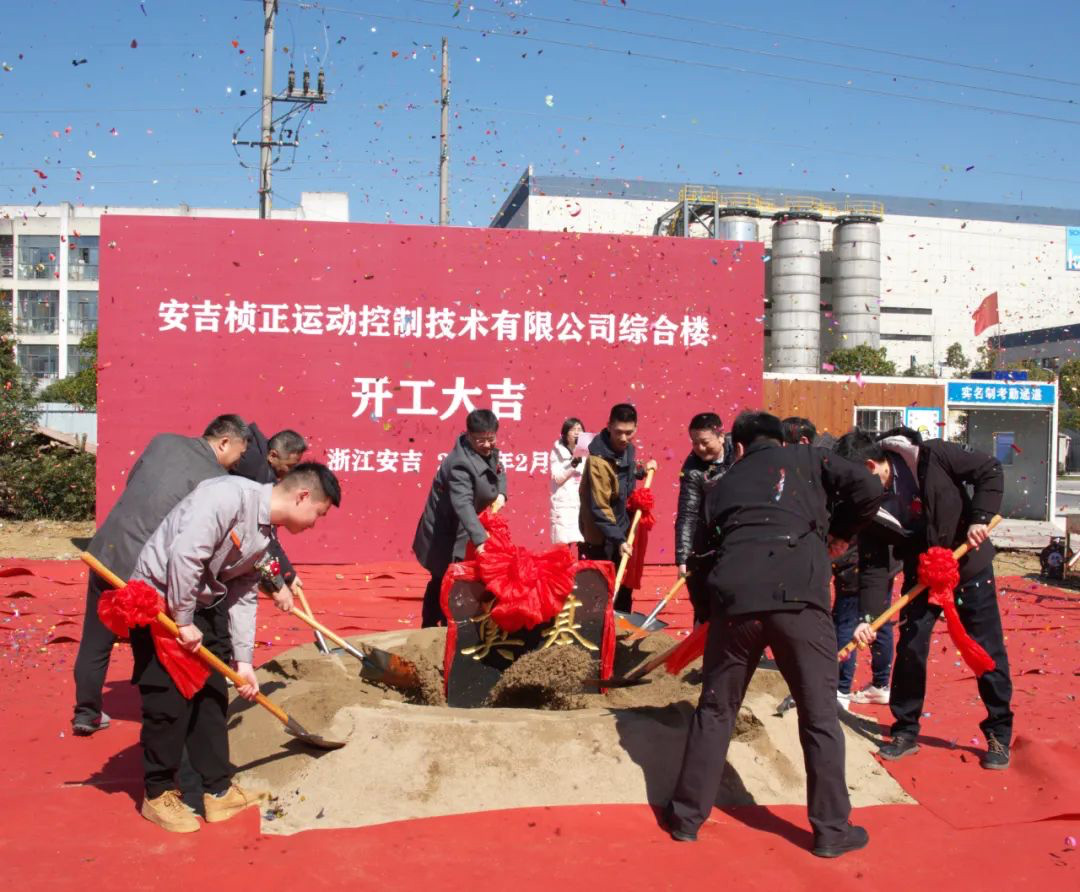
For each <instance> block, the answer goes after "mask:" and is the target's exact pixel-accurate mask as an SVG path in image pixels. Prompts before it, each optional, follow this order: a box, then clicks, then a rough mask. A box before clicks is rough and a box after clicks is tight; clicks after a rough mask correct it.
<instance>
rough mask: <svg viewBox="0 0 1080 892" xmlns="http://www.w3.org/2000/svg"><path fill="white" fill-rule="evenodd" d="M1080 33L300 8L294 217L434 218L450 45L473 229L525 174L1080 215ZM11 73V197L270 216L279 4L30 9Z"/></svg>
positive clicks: (914, 9)
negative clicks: (312, 201)
mask: <svg viewBox="0 0 1080 892" xmlns="http://www.w3.org/2000/svg"><path fill="white" fill-rule="evenodd" d="M680 17H681V18H680ZM1078 30H1080V6H1077V5H1076V4H1072V3H1060V2H1051V0H1032V2H1028V3H1025V4H1023V5H1022V6H1018V5H1017V4H1014V3H1004V2H997V0H983V2H973V0H972V2H958V3H947V2H928V0H911V2H907V3H904V4H885V3H876V2H875V3H867V2H858V3H856V2H824V3H807V2H805V0H800V2H788V0H772V2H769V3H767V4H734V3H727V2H720V0H713V2H676V0H627V2H626V3H625V4H624V3H622V2H621V0H606V2H603V0H544V2H539V0H531V2H513V0H501V2H500V0H475V2H474V3H472V4H469V3H467V2H466V3H461V4H457V3H454V2H445V0H328V2H327V3H325V4H315V3H303V2H299V0H280V8H279V15H278V27H277V33H276V52H275V58H276V62H275V68H276V77H275V87H276V89H278V90H281V89H283V88H284V85H285V76H286V71H287V69H288V66H289V62H290V61H292V62H293V64H295V66H296V68H297V70H298V71H300V70H302V69H303V67H304V66H305V65H308V66H310V67H311V68H312V70H313V72H314V70H315V69H317V68H318V67H319V66H320V65H322V66H324V67H325V70H326V82H327V89H328V90H329V91H331V93H332V95H331V98H330V102H329V103H328V104H327V105H326V106H324V107H317V108H315V109H314V110H312V111H311V112H310V113H309V115H308V116H307V118H306V121H305V123H304V126H303V127H302V128H301V131H300V135H301V146H300V148H299V149H298V150H297V151H296V154H295V163H294V164H293V166H292V169H291V170H288V171H281V172H276V173H275V176H274V189H275V204H276V205H277V206H280V207H287V206H289V205H290V204H292V203H295V202H296V201H298V200H299V195H300V192H301V191H304V190H332V191H346V192H348V193H349V198H350V207H351V216H352V219H354V220H363V221H383V220H393V221H395V222H402V223H426V222H430V220H431V218H432V216H433V214H435V212H436V200H437V194H438V186H437V177H436V171H437V158H438V146H437V137H438V128H439V111H438V68H439V63H438V60H437V58H436V57H437V53H438V45H439V40H440V38H441V37H442V36H443V35H446V36H447V37H448V38H449V40H450V47H451V75H452V83H453V86H452V101H453V109H454V117H453V124H452V143H451V158H452V167H451V176H452V195H451V219H452V222H453V223H455V224H459V225H486V224H487V223H488V222H489V221H490V220H491V218H492V216H493V215H494V213H495V212H496V211H497V210H498V208H499V206H500V204H501V203H502V201H503V199H504V198H505V196H506V193H507V191H508V190H509V188H510V187H511V186H512V184H513V183H514V181H515V180H516V179H517V178H518V176H519V175H520V174H521V172H522V170H523V169H524V168H525V167H526V165H528V164H530V163H531V164H533V165H534V168H535V171H536V173H537V174H539V175H569V176H601V177H614V178H618V179H623V180H627V181H629V180H635V179H646V180H666V181H675V182H689V183H720V184H739V183H746V184H747V185H752V186H758V187H761V186H773V187H777V188H785V189H788V190H797V189H799V188H805V189H808V190H809V189H812V190H826V191H828V190H832V189H835V190H837V192H839V193H845V192H855V193H870V194H891V195H914V196H928V197H942V198H952V199H963V200H973V201H998V202H1007V203H1023V204H1039V205H1052V206H1058V207H1073V208H1080V170H1077V169H1076V168H1077V153H1076V152H1075V149H1074V147H1075V145H1076V143H1077V135H1078V134H1080V69H1078V67H1077V66H1076V65H1075V64H1073V63H1071V62H1070V61H1069V60H1070V59H1074V58H1075V45H1074V38H1075V34H1076V33H1077V32H1078ZM133 42H134V44H135V45H134V46H133V45H132V44H133ZM234 42H235V45H234ZM826 42H828V43H826ZM241 50H243V52H241ZM657 57H659V58H657ZM913 57H923V58H913ZM82 60H85V62H84V61H82ZM928 60H934V61H928ZM0 62H3V70H2V71H0V134H2V138H0V204H34V203H36V202H38V201H43V202H45V203H50V204H51V203H56V202H59V201H62V200H66V201H71V202H73V203H76V204H78V203H86V204H110V205H162V206H165V205H176V204H178V203H180V202H186V203H188V204H190V205H199V206H206V205H209V206H230V207H233V206H235V207H252V206H255V205H256V203H257V200H256V194H255V188H256V186H255V171H254V170H253V169H248V170H245V169H244V168H242V167H241V166H240V163H239V161H238V158H237V154H236V151H235V150H234V148H233V146H232V145H231V139H232V135H233V133H234V131H235V130H237V128H240V137H241V138H242V139H243V138H247V139H254V138H257V129H256V127H257V123H258V111H257V110H258V102H259V86H260V84H261V65H262V17H261V3H260V2H258V0H216V2H212V3H211V2H206V0H184V2H175V0H169V2H166V0H143V2H141V3H140V2H139V0H98V2H94V3H87V2H86V0H82V2H68V0H53V2H49V0H36V2H34V3H23V4H18V5H15V4H9V5H8V7H7V9H6V10H5V11H4V13H3V27H2V28H0ZM73 63H77V64H73ZM821 63H829V64H821ZM946 63H952V64H946ZM737 69H745V71H740V70H737ZM749 72H754V73H749ZM313 77H314V74H313ZM811 81H812V83H811ZM993 91H998V92H993ZM901 94H902V96H903V97H913V98H902V96H901ZM975 106H979V107H982V109H997V110H999V111H998V113H994V112H991V111H986V110H981V109H979V108H975ZM249 116H250V119H249ZM245 121H246V125H245V126H243V127H241V125H244V124H245ZM240 151H241V154H240V157H241V158H242V159H243V160H244V161H246V162H247V163H248V164H250V165H254V164H255V162H256V160H257V158H256V153H255V151H254V150H251V149H242V150H240ZM289 157H291V152H289V153H288V154H287V155H286V159H287V158H289ZM42 175H44V178H43V177H42ZM1078 218H1080V212H1078ZM1078 222H1080V220H1078Z"/></svg>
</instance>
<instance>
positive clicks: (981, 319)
mask: <svg viewBox="0 0 1080 892" xmlns="http://www.w3.org/2000/svg"><path fill="white" fill-rule="evenodd" d="M971 318H972V319H974V320H975V337H978V336H979V335H981V334H982V333H983V332H984V331H986V329H988V328H989V327H990V326H991V325H997V324H998V323H999V322H1000V321H1001V319H1000V318H998V298H997V292H996V291H995V292H994V293H993V294H988V295H986V297H984V298H983V301H982V303H981V304H979V309H977V310H976V311H975V312H974V313H972V314H971Z"/></svg>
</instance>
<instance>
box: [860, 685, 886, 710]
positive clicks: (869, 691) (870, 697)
mask: <svg viewBox="0 0 1080 892" xmlns="http://www.w3.org/2000/svg"><path fill="white" fill-rule="evenodd" d="M851 702H852V703H878V704H880V705H882V706H885V705H888V702H889V688H888V687H884V688H879V687H877V686H876V685H872V684H868V685H867V686H866V687H865V688H863V689H862V690H861V691H856V692H855V693H854V694H852V695H851Z"/></svg>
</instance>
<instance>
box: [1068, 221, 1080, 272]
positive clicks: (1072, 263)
mask: <svg viewBox="0 0 1080 892" xmlns="http://www.w3.org/2000/svg"><path fill="white" fill-rule="evenodd" d="M1065 269H1071V270H1080V226H1068V227H1066V229H1065Z"/></svg>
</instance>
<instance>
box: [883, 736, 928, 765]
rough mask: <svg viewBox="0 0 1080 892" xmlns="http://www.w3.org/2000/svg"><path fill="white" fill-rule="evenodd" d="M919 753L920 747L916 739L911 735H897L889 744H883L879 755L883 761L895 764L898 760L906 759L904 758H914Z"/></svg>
mask: <svg viewBox="0 0 1080 892" xmlns="http://www.w3.org/2000/svg"><path fill="white" fill-rule="evenodd" d="M918 751H919V745H918V744H917V743H916V742H915V738H914V737H912V736H911V735H910V734H897V735H896V736H895V737H894V738H893V739H892V740H890V741H889V742H888V743H885V744H882V745H881V747H880V748H879V749H878V751H877V754H878V755H879V756H881V758H882V759H888V760H889V761H890V762H895V761H896V760H897V759H902V758H904V756H913V755H915V753H917V752H918Z"/></svg>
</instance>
